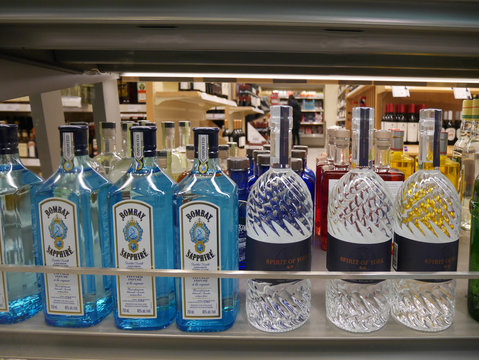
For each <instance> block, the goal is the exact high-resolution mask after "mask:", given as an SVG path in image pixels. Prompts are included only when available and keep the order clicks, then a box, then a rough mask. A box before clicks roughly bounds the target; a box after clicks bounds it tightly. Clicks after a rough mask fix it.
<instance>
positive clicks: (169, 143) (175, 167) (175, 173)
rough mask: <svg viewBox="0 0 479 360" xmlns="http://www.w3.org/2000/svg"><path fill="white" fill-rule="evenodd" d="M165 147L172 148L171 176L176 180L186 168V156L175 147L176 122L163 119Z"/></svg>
mask: <svg viewBox="0 0 479 360" xmlns="http://www.w3.org/2000/svg"><path fill="white" fill-rule="evenodd" d="M161 127H162V140H163V149H165V150H170V152H169V155H170V156H171V178H172V179H173V180H175V181H177V180H178V177H179V176H180V175H181V174H182V173H183V171H185V169H186V156H185V155H184V154H183V153H181V152H178V151H176V149H175V123H174V122H173V121H162V122H161Z"/></svg>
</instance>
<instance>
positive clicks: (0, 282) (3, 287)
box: [0, 217, 8, 312]
mask: <svg viewBox="0 0 479 360" xmlns="http://www.w3.org/2000/svg"><path fill="white" fill-rule="evenodd" d="M0 229H3V221H2V218H1V217H0ZM4 247H5V246H4V242H3V231H0V264H1V265H3V264H5V260H4V254H3V249H4ZM0 311H1V312H7V311H8V293H7V279H6V277H5V273H4V272H0Z"/></svg>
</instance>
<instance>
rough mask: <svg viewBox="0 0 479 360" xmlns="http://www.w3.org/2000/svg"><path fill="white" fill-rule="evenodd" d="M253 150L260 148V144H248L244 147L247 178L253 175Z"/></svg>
mask: <svg viewBox="0 0 479 360" xmlns="http://www.w3.org/2000/svg"><path fill="white" fill-rule="evenodd" d="M255 150H261V146H249V147H248V148H247V149H246V156H247V157H248V160H249V169H248V178H249V177H250V176H252V175H253V173H254V157H253V152H254V151H255Z"/></svg>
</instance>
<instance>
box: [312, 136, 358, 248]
mask: <svg viewBox="0 0 479 360" xmlns="http://www.w3.org/2000/svg"><path fill="white" fill-rule="evenodd" d="M335 136H336V139H335V141H334V144H335V154H334V164H333V165H327V166H323V167H322V169H321V175H320V180H321V183H320V186H319V188H317V189H316V191H317V192H318V193H319V201H318V202H317V203H316V219H318V218H319V229H318V226H317V224H316V233H319V234H320V235H319V236H320V240H321V249H323V250H326V249H327V247H328V237H327V235H328V217H327V213H328V199H329V195H330V192H331V191H332V189H333V187H334V184H336V182H338V180H339V179H341V177H342V176H343V175H344V174H346V173H347V172H348V171H349V168H350V164H349V130H346V129H338V130H336V133H335ZM318 208H319V209H318ZM318 210H319V211H318Z"/></svg>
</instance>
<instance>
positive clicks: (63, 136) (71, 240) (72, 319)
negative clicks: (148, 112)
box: [35, 125, 113, 327]
mask: <svg viewBox="0 0 479 360" xmlns="http://www.w3.org/2000/svg"><path fill="white" fill-rule="evenodd" d="M59 129H60V142H61V145H62V158H61V160H60V166H59V168H58V170H57V171H56V172H55V173H54V174H53V175H52V176H50V177H49V178H48V179H47V180H46V181H45V182H44V183H43V184H42V185H40V186H39V188H38V191H37V192H36V194H35V208H36V209H38V219H37V227H36V231H35V243H36V245H35V246H36V248H37V256H38V258H37V261H38V263H39V264H41V265H43V264H45V265H50V266H70V267H77V266H81V267H111V264H112V256H111V254H112V248H111V243H110V242H111V237H110V227H109V221H110V215H109V214H110V212H109V209H108V192H109V190H110V187H111V184H110V182H109V181H108V180H106V179H105V178H104V177H103V176H101V175H100V174H98V173H97V172H96V171H95V170H93V169H92V168H91V166H90V161H89V158H88V142H87V131H88V128H87V126H85V125H65V126H60V127H59ZM111 282H112V279H111V277H110V276H95V275H67V274H46V275H42V276H41V282H40V284H41V287H42V294H43V296H42V298H43V312H44V314H45V321H46V323H47V324H48V325H52V326H60V327H88V326H92V325H95V324H97V323H99V322H100V321H101V320H103V319H104V318H105V317H106V316H107V315H108V314H109V313H110V312H111V310H112V308H113V302H112V296H111V286H112V284H111ZM46 290H48V294H47V292H46ZM47 295H48V296H47Z"/></svg>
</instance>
